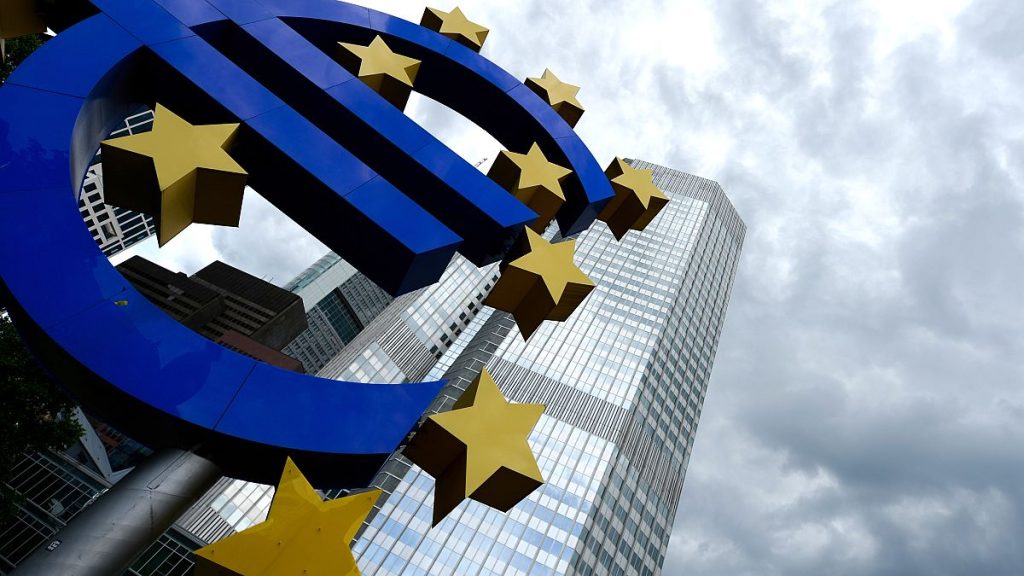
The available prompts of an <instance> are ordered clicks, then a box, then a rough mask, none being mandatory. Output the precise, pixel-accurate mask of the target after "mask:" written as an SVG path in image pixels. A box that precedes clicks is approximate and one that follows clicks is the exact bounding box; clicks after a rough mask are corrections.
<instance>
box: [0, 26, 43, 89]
mask: <svg viewBox="0 0 1024 576" xmlns="http://www.w3.org/2000/svg"><path fill="white" fill-rule="evenodd" d="M46 39H47V36H46V35H45V34H32V35H29V36H22V37H21V38H14V39H13V40H5V41H4V51H5V52H6V53H7V58H6V59H5V60H4V61H3V62H2V63H0V84H3V83H4V82H6V81H7V77H8V76H10V75H11V73H12V72H14V69H15V68H17V67H18V64H21V62H22V60H24V59H25V58H28V56H29V54H31V53H33V52H35V50H36V48H39V47H40V46H42V45H43V42H45V41H46Z"/></svg>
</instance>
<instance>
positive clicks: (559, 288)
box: [484, 228, 594, 339]
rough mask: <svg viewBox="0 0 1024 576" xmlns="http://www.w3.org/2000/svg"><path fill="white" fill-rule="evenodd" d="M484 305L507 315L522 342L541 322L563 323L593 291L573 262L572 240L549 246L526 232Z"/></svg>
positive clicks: (528, 231) (530, 232)
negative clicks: (516, 326)
mask: <svg viewBox="0 0 1024 576" xmlns="http://www.w3.org/2000/svg"><path fill="white" fill-rule="evenodd" d="M525 232H526V233H525V234H524V235H523V237H522V239H521V240H520V244H519V246H518V248H517V249H516V250H515V253H517V254H521V256H519V257H518V258H515V259H513V260H511V261H510V262H508V264H507V265H505V266H504V269H503V270H502V272H501V277H500V278H498V282H497V283H496V284H495V285H494V289H493V290H491V293H490V295H489V296H488V297H487V299H486V300H484V304H487V305H488V306H493V307H494V308H497V309H498V310H504V311H506V312H511V313H512V317H513V318H515V320H516V324H517V325H518V326H519V331H520V332H521V333H522V335H523V338H524V339H525V338H529V337H530V335H531V334H533V332H534V331H535V330H536V329H537V328H538V327H539V326H540V324H541V322H543V321H544V320H555V321H558V322H564V321H565V320H568V319H569V316H571V315H572V313H573V312H575V311H576V308H577V307H579V305H580V304H581V303H582V302H583V299H584V298H586V297H587V295H588V294H590V291H591V290H593V289H594V283H593V282H592V281H591V280H590V278H587V275H586V274H584V273H583V271H581V270H580V269H579V268H578V267H576V264H575V263H574V262H573V259H572V257H573V252H574V251H575V248H576V241H575V240H568V241H566V242H558V243H556V244H550V243H548V242H547V241H546V240H544V239H543V238H541V237H540V235H539V234H537V233H536V232H534V231H533V230H530V229H529V228H527V229H526V230H525Z"/></svg>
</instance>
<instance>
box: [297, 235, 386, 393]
mask: <svg viewBox="0 0 1024 576" xmlns="http://www.w3.org/2000/svg"><path fill="white" fill-rule="evenodd" d="M284 288H285V290H290V291H292V292H294V293H295V294H297V295H299V296H300V297H302V301H303V302H304V303H305V306H306V322H307V323H308V324H309V327H308V328H306V330H305V331H303V332H302V333H301V334H299V336H298V337H296V338H295V340H293V341H292V342H291V343H290V344H288V345H287V346H285V348H284V352H285V353H286V354H288V355H289V356H292V357H294V358H297V359H298V360H300V361H301V362H302V364H303V365H304V366H305V367H306V371H308V372H310V373H314V372H317V371H319V370H320V369H321V368H322V367H323V366H324V365H325V364H327V362H329V361H330V360H331V358H334V356H335V355H337V354H338V352H340V351H341V349H342V348H344V347H345V345H346V344H348V343H349V342H351V341H352V339H353V338H355V337H356V334H359V332H361V331H362V330H363V328H365V327H366V326H367V325H368V324H369V323H370V322H371V321H372V320H373V319H374V318H376V317H377V315H378V314H380V313H381V311H382V310H384V308H386V307H387V305H388V304H390V303H391V302H392V301H393V300H394V298H393V297H391V295H389V294H388V293H387V292H385V291H384V290H382V289H381V288H379V287H378V286H377V285H376V284H374V283H373V282H372V281H371V280H370V279H369V278H367V277H366V276H364V275H363V274H362V273H360V272H359V271H358V270H356V269H355V268H353V267H352V265H351V264H349V263H348V262H346V261H344V260H342V259H341V256H338V255H337V254H335V253H334V252H328V253H327V254H326V255H325V256H324V257H322V258H320V259H319V260H317V261H316V262H315V263H314V264H313V265H312V266H310V267H309V268H307V269H306V270H304V271H303V272H302V273H301V274H299V275H298V276H296V277H295V278H294V279H293V280H292V281H291V282H289V283H287V284H285V286H284Z"/></svg>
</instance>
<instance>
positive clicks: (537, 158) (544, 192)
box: [487, 142, 572, 232]
mask: <svg viewBox="0 0 1024 576" xmlns="http://www.w3.org/2000/svg"><path fill="white" fill-rule="evenodd" d="M570 174H572V170H569V169H568V168H564V167H562V166H559V165H558V164H555V163H553V162H549V161H548V159H547V157H546V156H544V152H543V151H542V150H541V149H540V146H539V145H537V143H536V142H534V143H533V145H532V146H530V150H529V152H527V153H526V154H519V153H516V152H509V151H507V150H503V151H501V153H500V154H499V155H498V157H497V158H495V160H494V164H493V165H492V166H491V169H490V170H489V171H488V172H487V175H488V176H489V177H490V178H491V179H493V180H494V181H495V182H497V183H498V184H499V185H501V186H502V187H503V188H505V189H506V190H508V191H509V192H511V193H512V195H513V196H515V197H516V199H518V200H519V201H520V202H522V203H523V204H526V205H527V206H528V207H529V208H530V209H531V210H533V211H534V212H536V213H537V215H538V218H537V220H536V221H535V222H534V223H533V224H532V225H531V228H533V229H534V230H536V231H537V232H541V231H543V230H544V228H546V227H547V225H548V223H549V222H551V219H552V218H554V217H555V215H556V214H557V213H558V210H559V209H560V208H561V207H562V205H563V204H565V193H564V192H563V191H562V184H561V182H562V181H563V180H565V179H566V178H568V177H569V175H570Z"/></svg>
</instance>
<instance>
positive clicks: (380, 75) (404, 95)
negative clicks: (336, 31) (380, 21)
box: [336, 36, 420, 110]
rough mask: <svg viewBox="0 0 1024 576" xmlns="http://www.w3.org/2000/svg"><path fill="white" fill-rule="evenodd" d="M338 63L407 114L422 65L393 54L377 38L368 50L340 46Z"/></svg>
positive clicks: (344, 44)
mask: <svg viewBox="0 0 1024 576" xmlns="http://www.w3.org/2000/svg"><path fill="white" fill-rule="evenodd" d="M336 56H337V59H338V61H339V62H340V63H341V64H342V66H344V67H345V68H347V69H348V70H349V71H350V72H352V73H353V74H355V75H356V76H357V77H358V78H359V79H360V80H362V81H363V82H365V83H366V84H367V85H368V86H369V87H370V88H373V89H374V90H375V91H376V92H377V93H379V94H380V95H381V96H383V97H384V98H385V99H387V100H388V101H389V102H391V103H392V104H394V105H395V106H397V107H398V108H399V109H402V110H404V109H405V105H406V103H408V101H409V94H410V93H411V92H412V87H413V83H414V82H415V81H416V74H417V73H418V72H419V69H420V61H419V60H417V59H415V58H410V57H408V56H403V55H401V54H398V53H397V52H395V51H394V50H392V49H391V48H390V47H389V46H388V45H387V43H386V42H385V41H384V39H383V38H382V37H380V36H374V38H373V40H372V41H371V42H370V44H369V45H368V46H362V45H360V44H349V43H347V42H338V50H337V53H336Z"/></svg>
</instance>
